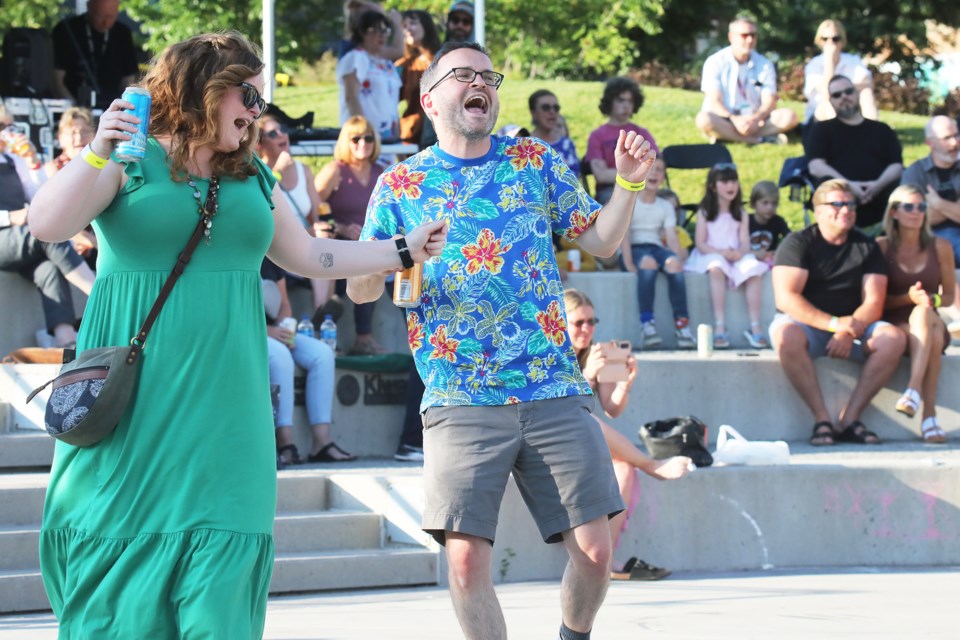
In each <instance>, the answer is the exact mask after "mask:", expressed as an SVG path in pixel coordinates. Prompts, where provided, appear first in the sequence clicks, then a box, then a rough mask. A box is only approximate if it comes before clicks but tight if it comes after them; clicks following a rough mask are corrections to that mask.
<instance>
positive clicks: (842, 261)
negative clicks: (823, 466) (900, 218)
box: [770, 125, 906, 445]
mask: <svg viewBox="0 0 960 640" xmlns="http://www.w3.org/2000/svg"><path fill="white" fill-rule="evenodd" d="M818 126H819V125H818ZM813 207H814V208H813V215H814V218H815V220H816V224H812V225H810V226H809V227H807V228H806V229H804V230H803V231H796V232H794V233H791V234H790V235H789V236H787V237H786V238H785V239H784V240H783V242H781V243H780V248H779V249H777V254H776V258H775V261H774V267H773V295H774V298H775V300H776V304H777V315H776V316H775V317H774V319H773V322H772V323H771V324H770V341H771V342H772V343H773V348H774V349H776V351H777V355H778V356H779V358H780V365H781V366H782V367H783V372H784V373H785V374H786V376H787V379H788V380H790V383H791V384H793V387H794V389H796V390H797V393H799V394H800V398H801V400H803V402H804V404H806V405H807V407H809V409H810V412H811V413H812V414H813V418H814V420H815V422H814V425H813V433H812V434H811V437H810V444H813V445H830V444H833V443H834V442H854V443H858V444H879V443H880V439H879V438H878V437H877V435H876V434H875V433H874V432H872V431H870V430H869V429H868V428H867V427H866V425H864V424H863V422H861V421H860V414H861V412H862V411H863V410H864V409H865V408H866V407H867V405H868V404H869V403H870V401H871V400H873V397H874V396H875V395H876V394H877V392H878V391H879V390H880V389H881V387H883V386H884V385H885V384H886V383H887V381H888V380H890V377H891V376H892V375H893V372H894V371H895V370H896V368H897V365H898V364H899V363H900V356H901V355H903V350H904V347H905V346H906V336H904V334H903V332H902V331H901V330H900V329H898V328H897V327H895V326H893V325H892V324H890V323H888V322H884V321H882V320H880V317H881V316H882V315H883V305H884V301H885V299H886V295H887V263H886V261H885V259H884V257H883V254H882V252H881V251H880V247H878V246H877V243H876V242H875V241H874V240H873V238H870V237H869V236H867V235H865V234H863V233H861V232H860V231H858V230H857V229H855V228H854V221H855V220H856V211H857V201H856V199H855V197H854V191H853V187H852V186H851V185H849V184H847V183H846V182H844V181H843V180H836V179H834V180H827V181H826V182H824V183H823V184H821V185H820V186H819V187H817V190H816V191H815V192H814V194H813ZM822 356H829V357H831V358H838V359H853V360H860V361H864V360H865V361H866V363H865V364H864V366H863V372H862V373H861V374H860V378H859V379H858V380H857V384H856V386H855V387H854V389H853V393H851V394H850V398H849V399H848V400H847V402H846V405H845V406H844V407H843V408H841V409H840V412H839V414H838V415H837V416H836V420H835V419H834V416H833V415H832V414H831V413H830V412H829V410H828V409H827V407H826V403H825V402H824V399H823V393H822V392H821V390H820V383H819V382H818V381H817V370H816V367H814V364H813V359H814V358H819V357H822Z"/></svg>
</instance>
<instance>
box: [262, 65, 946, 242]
mask: <svg viewBox="0 0 960 640" xmlns="http://www.w3.org/2000/svg"><path fill="white" fill-rule="evenodd" d="M541 88H545V89H549V90H551V91H553V92H554V93H555V94H556V95H557V97H558V98H559V99H560V104H561V105H562V107H563V115H564V117H565V118H566V120H567V125H568V126H569V128H570V134H571V136H572V138H573V141H574V142H575V143H576V145H577V150H578V152H579V153H580V155H581V156H582V155H583V154H584V152H585V151H586V148H587V136H588V135H589V134H590V131H592V130H593V129H594V128H596V127H597V126H598V125H600V124H602V123H603V121H604V117H603V116H602V115H601V114H600V110H599V109H598V105H599V102H600V95H601V94H602V92H603V83H600V82H572V81H539V80H511V79H508V80H506V81H504V83H503V85H502V86H501V87H500V120H499V122H498V123H497V128H500V127H501V126H503V125H505V124H511V123H514V124H521V125H529V123H530V112H529V110H528V109H527V97H528V96H529V95H530V94H531V93H533V92H534V91H536V90H537V89H541ZM644 93H645V95H646V102H645V104H644V105H643V108H642V109H640V111H639V112H638V113H637V115H636V117H635V119H634V121H635V122H636V123H637V124H639V125H641V126H643V127H646V128H647V129H649V130H650V132H651V133H652V134H653V136H654V138H655V139H656V141H657V144H658V145H659V146H660V147H661V148H663V147H666V146H669V145H671V144H690V143H697V142H704V141H705V140H704V139H703V138H702V137H701V135H700V133H699V132H698V131H697V130H696V127H695V126H694V123H693V119H694V116H695V115H696V113H697V111H698V110H699V109H700V103H701V100H702V94H700V93H699V92H697V91H684V90H682V89H665V88H659V87H646V88H644ZM276 102H277V104H278V105H279V106H280V108H281V109H283V110H284V111H286V112H287V113H289V114H290V115H292V116H298V115H300V114H302V113H303V112H306V111H313V112H314V114H315V119H314V124H315V125H316V126H327V127H336V126H337V124H338V117H337V113H338V94H337V87H336V85H335V84H328V85H321V86H310V87H284V88H279V89H278V90H277V94H276ZM786 106H788V107H790V108H792V109H794V110H795V111H796V112H797V113H798V114H802V113H803V104H802V103H799V102H787V103H786ZM881 119H882V120H883V121H884V122H886V123H887V124H889V125H890V126H892V127H893V128H894V129H895V130H896V131H897V133H898V134H899V136H900V142H901V144H903V160H904V165H905V166H908V165H909V164H910V163H912V162H914V161H915V160H918V159H920V158H922V157H923V156H925V155H927V153H928V151H929V150H928V149H927V147H926V145H924V143H923V125H924V124H925V122H926V118H925V117H922V116H913V115H905V114H900V113H893V112H888V111H884V112H882V113H881ZM729 149H730V153H731V154H732V155H733V159H734V161H735V162H736V163H737V166H738V168H739V171H740V179H741V183H742V186H743V190H744V192H745V197H744V199H745V200H746V199H747V197H749V193H750V188H751V187H752V186H753V185H754V183H756V182H758V181H760V180H773V181H776V180H777V179H778V178H779V176H780V169H781V167H782V166H783V163H784V160H786V159H787V158H791V157H794V156H800V155H803V148H802V146H801V145H800V142H799V140H795V141H793V142H791V143H790V144H786V145H772V144H764V145H757V146H752V147H748V146H745V145H739V144H731V145H729ZM318 164H319V161H318ZM705 179H706V171H679V170H674V171H673V172H672V173H671V175H670V184H671V186H672V187H673V189H674V190H675V191H677V192H678V193H679V194H680V197H681V199H682V200H683V202H685V203H688V202H699V201H700V198H701V197H702V196H703V189H704V181H705ZM780 214H781V215H783V216H784V217H785V218H786V219H787V222H789V223H790V226H791V227H792V228H794V229H799V228H801V227H802V226H803V212H802V209H801V207H800V205H799V204H797V203H793V202H790V201H789V200H788V199H787V190H783V191H782V192H781V205H780Z"/></svg>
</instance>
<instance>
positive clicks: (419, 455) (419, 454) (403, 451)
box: [393, 444, 423, 462]
mask: <svg viewBox="0 0 960 640" xmlns="http://www.w3.org/2000/svg"><path fill="white" fill-rule="evenodd" d="M393 459H394V460H398V461H400V462H423V448H421V447H413V446H410V445H408V444H402V445H400V447H399V448H398V449H397V452H396V453H395V454H393Z"/></svg>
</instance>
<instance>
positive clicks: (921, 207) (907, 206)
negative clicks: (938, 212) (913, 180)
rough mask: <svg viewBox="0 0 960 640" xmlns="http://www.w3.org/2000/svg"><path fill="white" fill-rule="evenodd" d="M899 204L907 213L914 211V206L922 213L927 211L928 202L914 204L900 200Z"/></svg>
mask: <svg viewBox="0 0 960 640" xmlns="http://www.w3.org/2000/svg"><path fill="white" fill-rule="evenodd" d="M897 206H898V207H899V208H900V210H901V211H903V212H905V213H913V210H914V208H916V210H917V211H919V212H920V213H926V212H927V203H926V202H918V203H917V204H913V203H912V202H900V203H898V204H897Z"/></svg>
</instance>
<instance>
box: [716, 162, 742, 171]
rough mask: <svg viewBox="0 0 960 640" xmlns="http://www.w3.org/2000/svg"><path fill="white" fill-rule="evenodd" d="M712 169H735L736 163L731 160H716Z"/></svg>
mask: <svg viewBox="0 0 960 640" xmlns="http://www.w3.org/2000/svg"><path fill="white" fill-rule="evenodd" d="M713 170H714V171H725V170H726V171H736V170H737V165H736V164H734V163H733V162H718V163H717V164H715V165H713Z"/></svg>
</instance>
